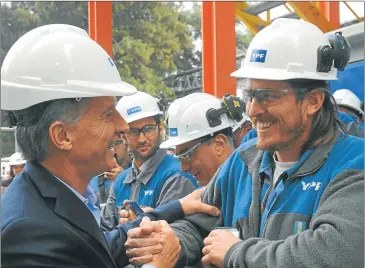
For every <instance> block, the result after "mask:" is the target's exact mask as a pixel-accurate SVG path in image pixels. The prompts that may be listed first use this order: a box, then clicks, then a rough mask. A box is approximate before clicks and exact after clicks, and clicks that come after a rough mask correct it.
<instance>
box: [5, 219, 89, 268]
mask: <svg viewBox="0 0 365 268" xmlns="http://www.w3.org/2000/svg"><path fill="white" fill-rule="evenodd" d="M1 244H2V246H1V267H12V268H28V267H64V268H66V267H78V268H81V267H84V268H86V267H87V264H86V263H82V262H81V261H80V258H77V250H76V247H75V245H77V242H76V241H73V237H72V236H71V235H70V234H68V233H67V232H64V231H62V229H60V227H59V226H57V225H55V224H53V223H51V222H46V221H42V220H35V219H30V218H23V219H19V220H17V221H14V222H12V223H11V224H9V225H8V226H7V227H6V228H4V229H3V230H2V233H1ZM67 245H69V246H67Z"/></svg>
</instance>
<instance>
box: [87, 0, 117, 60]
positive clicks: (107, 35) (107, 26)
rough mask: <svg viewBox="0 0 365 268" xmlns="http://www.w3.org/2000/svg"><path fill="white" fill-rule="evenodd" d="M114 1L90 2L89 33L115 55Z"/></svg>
mask: <svg viewBox="0 0 365 268" xmlns="http://www.w3.org/2000/svg"><path fill="white" fill-rule="evenodd" d="M112 15H113V14H112V2H109V1H108V2H95V1H93V2H89V35H90V37H91V38H92V39H94V40H95V41H96V42H97V43H98V44H99V45H100V46H102V47H103V48H104V49H105V50H106V52H108V54H109V55H110V57H113V49H112V48H113V43H112V40H113V16H112Z"/></svg>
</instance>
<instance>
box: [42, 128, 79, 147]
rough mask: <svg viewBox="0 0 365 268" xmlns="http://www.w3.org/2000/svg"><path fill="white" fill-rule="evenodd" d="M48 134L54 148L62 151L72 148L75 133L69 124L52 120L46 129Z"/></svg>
mask: <svg viewBox="0 0 365 268" xmlns="http://www.w3.org/2000/svg"><path fill="white" fill-rule="evenodd" d="M48 134H49V138H50V140H51V141H52V143H53V145H54V146H55V147H56V148H58V149H60V150H62V151H70V150H71V149H72V143H73V141H74V139H75V135H74V130H73V128H72V127H71V126H68V125H66V124H65V123H64V122H62V121H56V122H53V123H52V124H51V126H50V127H49V129H48Z"/></svg>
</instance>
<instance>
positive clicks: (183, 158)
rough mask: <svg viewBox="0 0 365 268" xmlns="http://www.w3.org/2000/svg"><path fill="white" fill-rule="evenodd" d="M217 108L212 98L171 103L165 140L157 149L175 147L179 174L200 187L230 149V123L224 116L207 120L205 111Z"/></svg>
mask: <svg viewBox="0 0 365 268" xmlns="http://www.w3.org/2000/svg"><path fill="white" fill-rule="evenodd" d="M220 108H222V107H221V101H220V100H219V99H218V98H216V97H215V96H212V95H209V94H206V93H193V94H189V95H187V96H185V97H183V98H180V99H177V100H175V101H174V102H172V103H171V105H170V107H169V110H168V112H167V124H168V128H169V138H168V140H166V141H164V142H163V143H162V144H161V145H160V148H170V147H176V149H175V157H176V158H177V159H178V160H179V161H180V166H181V170H182V171H184V172H189V173H190V174H191V175H192V176H194V178H195V179H196V180H197V182H198V184H199V185H200V186H206V185H207V184H208V183H209V181H210V180H211V179H212V177H213V175H214V173H216V171H217V170H218V168H219V167H220V166H221V165H222V163H223V162H224V161H225V160H226V159H227V158H228V157H229V156H230V155H231V153H232V152H233V149H234V148H233V140H232V126H233V125H234V120H233V119H231V118H229V117H228V115H227V114H226V113H224V114H221V115H220V116H219V118H217V119H214V120H213V121H212V120H211V119H210V118H209V113H208V111H210V110H212V109H215V110H217V109H220ZM216 122H219V123H216Z"/></svg>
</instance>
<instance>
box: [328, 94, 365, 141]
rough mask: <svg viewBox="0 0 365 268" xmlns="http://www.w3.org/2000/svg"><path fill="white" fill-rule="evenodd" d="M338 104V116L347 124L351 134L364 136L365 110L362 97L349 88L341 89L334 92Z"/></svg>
mask: <svg viewBox="0 0 365 268" xmlns="http://www.w3.org/2000/svg"><path fill="white" fill-rule="evenodd" d="M333 97H334V98H335V100H336V103H337V106H338V110H339V111H338V113H337V114H338V117H339V119H340V120H341V121H342V122H343V123H344V124H345V125H346V126H345V129H346V130H347V131H348V133H349V134H351V135H354V136H358V137H364V112H363V110H362V109H361V101H360V99H359V98H358V97H357V96H356V95H355V94H354V93H353V92H351V91H350V90H348V89H339V90H336V91H335V93H333Z"/></svg>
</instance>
